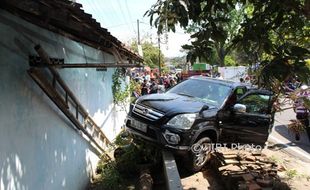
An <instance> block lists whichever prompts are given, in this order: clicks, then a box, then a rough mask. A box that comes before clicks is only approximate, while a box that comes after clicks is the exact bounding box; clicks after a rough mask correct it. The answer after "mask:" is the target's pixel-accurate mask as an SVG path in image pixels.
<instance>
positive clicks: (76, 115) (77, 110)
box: [75, 104, 79, 120]
mask: <svg viewBox="0 0 310 190" xmlns="http://www.w3.org/2000/svg"><path fill="white" fill-rule="evenodd" d="M75 118H76V119H77V120H78V119H79V105H78V104H76V108H75Z"/></svg>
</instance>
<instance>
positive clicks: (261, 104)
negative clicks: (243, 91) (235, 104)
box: [239, 94, 270, 114]
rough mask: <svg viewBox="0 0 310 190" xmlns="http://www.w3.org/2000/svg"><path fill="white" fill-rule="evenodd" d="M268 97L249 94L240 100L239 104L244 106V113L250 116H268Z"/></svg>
mask: <svg viewBox="0 0 310 190" xmlns="http://www.w3.org/2000/svg"><path fill="white" fill-rule="evenodd" d="M269 100H270V96H269V95H262V94H250V95H248V96H246V97H244V98H242V99H241V100H240V101H239V103H240V104H243V105H245V106H246V112H247V113H252V114H268V110H269V109H268V108H269Z"/></svg>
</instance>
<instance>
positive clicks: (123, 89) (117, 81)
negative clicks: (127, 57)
mask: <svg viewBox="0 0 310 190" xmlns="http://www.w3.org/2000/svg"><path fill="white" fill-rule="evenodd" d="M112 81H113V85H112V93H113V98H114V103H115V104H116V105H119V106H121V107H122V109H123V110H125V111H127V109H126V108H127V103H128V101H129V99H128V98H129V97H130V96H131V95H132V93H133V91H135V90H139V89H140V88H139V84H138V83H137V82H136V81H134V80H130V81H129V84H126V81H125V71H124V70H123V69H122V68H117V69H116V70H115V72H114V74H113V76H112Z"/></svg>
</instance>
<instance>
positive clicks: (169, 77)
mask: <svg viewBox="0 0 310 190" xmlns="http://www.w3.org/2000/svg"><path fill="white" fill-rule="evenodd" d="M132 78H133V79H134V80H135V82H136V83H137V84H138V85H139V87H138V88H136V90H135V92H134V96H136V97H139V96H143V95H146V94H156V93H163V92H165V91H166V90H167V89H169V88H171V87H173V86H175V85H176V84H177V83H179V82H181V81H182V76H181V74H180V73H176V74H174V73H168V74H163V75H161V76H158V74H157V73H150V72H147V71H146V72H133V73H132Z"/></svg>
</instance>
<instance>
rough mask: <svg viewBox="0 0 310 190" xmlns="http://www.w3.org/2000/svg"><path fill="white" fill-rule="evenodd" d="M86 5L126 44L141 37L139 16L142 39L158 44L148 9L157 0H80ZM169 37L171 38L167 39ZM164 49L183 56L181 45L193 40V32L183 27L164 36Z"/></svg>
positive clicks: (93, 14) (84, 7)
mask: <svg viewBox="0 0 310 190" xmlns="http://www.w3.org/2000/svg"><path fill="white" fill-rule="evenodd" d="M76 2H78V3H81V4H82V5H83V9H84V11H85V12H86V13H89V14H92V17H93V18H94V19H96V20H97V22H99V23H100V24H101V27H103V28H106V29H108V31H109V32H110V33H111V34H112V35H113V36H115V37H116V38H118V39H119V40H120V41H121V42H123V43H125V44H130V43H131V41H132V40H133V39H135V40H136V39H137V36H138V33H137V31H138V30H137V20H138V19H139V26H140V27H139V28H140V39H148V40H151V41H152V42H154V43H156V44H157V41H158V39H157V34H156V29H155V28H154V27H151V26H150V24H149V23H150V22H149V18H148V17H143V15H144V13H145V12H146V11H147V10H148V9H149V8H150V7H151V6H152V5H153V4H154V3H156V0H76ZM166 39H168V40H166ZM161 41H162V42H163V43H162V44H161V50H162V52H163V53H164V55H165V56H166V57H177V56H182V55H184V54H185V53H184V52H181V51H180V50H181V45H184V44H187V43H189V35H188V34H184V32H183V30H182V29H180V28H179V29H177V31H176V33H172V32H170V33H168V38H167V37H166V36H164V35H163V36H161Z"/></svg>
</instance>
